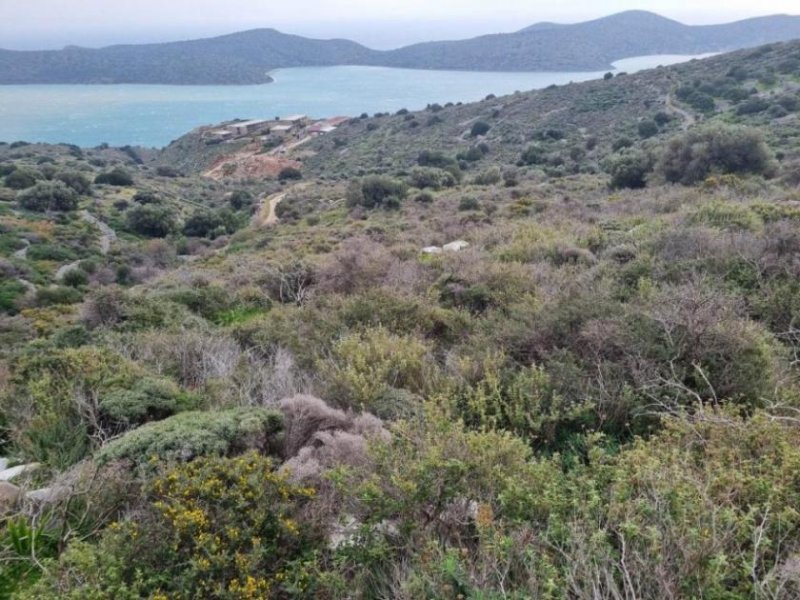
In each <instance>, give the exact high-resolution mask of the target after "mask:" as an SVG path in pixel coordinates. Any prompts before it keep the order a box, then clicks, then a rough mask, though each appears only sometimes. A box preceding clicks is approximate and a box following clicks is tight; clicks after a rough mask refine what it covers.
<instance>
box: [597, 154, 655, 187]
mask: <svg viewBox="0 0 800 600" xmlns="http://www.w3.org/2000/svg"><path fill="white" fill-rule="evenodd" d="M605 169H606V171H607V172H608V174H609V175H611V187H612V188H614V189H620V188H631V189H640V188H643V187H646V186H647V177H648V175H649V174H650V173H651V172H652V171H653V160H652V159H651V158H650V156H648V155H647V154H645V153H644V152H638V151H635V150H629V151H626V152H621V153H619V154H616V155H614V156H612V157H611V158H609V159H608V161H607V162H606V164H605Z"/></svg>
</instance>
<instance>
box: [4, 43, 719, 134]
mask: <svg viewBox="0 0 800 600" xmlns="http://www.w3.org/2000/svg"><path fill="white" fill-rule="evenodd" d="M705 56H707V55H703V56H683V55H658V56H640V57H635V58H627V59H624V60H620V61H618V62H616V63H614V65H613V66H614V69H613V71H614V72H627V73H633V72H636V71H639V70H643V69H649V68H654V67H657V66H659V65H663V66H667V65H670V64H676V63H680V62H685V61H688V60H691V59H693V58H704V57H705ZM606 72H607V71H597V72H578V73H569V72H529V73H493V72H472V71H425V70H410V69H392V68H383V67H360V66H343V67H319V68H317V67H304V68H296V69H281V70H277V71H275V72H273V73H271V74H270V75H271V76H272V77H273V78H274V82H273V83H269V84H265V85H248V86H218V85H212V86H174V85H128V84H120V85H5V86H3V85H0V141H3V142H15V141H26V142H47V143H67V144H75V145H78V146H81V147H94V146H98V145H100V144H104V143H106V144H110V145H112V146H124V145H131V146H143V147H153V148H159V147H163V146H165V145H167V144H169V143H170V142H171V141H172V140H174V139H176V138H178V137H180V136H181V135H183V134H185V133H187V132H189V131H191V130H192V129H194V128H196V127H198V126H201V125H211V124H216V123H220V122H222V121H227V120H230V119H237V118H241V119H262V118H263V119H272V118H275V117H282V116H286V115H289V114H305V115H308V116H310V117H314V118H326V117H333V116H358V115H361V114H362V113H368V114H370V115H371V114H374V113H376V112H394V111H397V110H400V109H402V108H406V109H408V110H418V109H422V108H425V106H426V105H428V104H429V103H439V104H445V103H447V102H472V101H476V100H480V99H482V98H485V97H486V96H487V95H488V94H495V95H497V96H501V95H504V94H510V93H513V92H515V91H527V90H533V89H541V88H545V87H547V86H549V85H552V84H556V85H563V84H566V83H569V82H579V81H588V80H591V79H597V78H600V77H602V76H603V75H604V74H605V73H606Z"/></svg>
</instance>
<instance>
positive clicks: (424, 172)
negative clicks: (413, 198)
mask: <svg viewBox="0 0 800 600" xmlns="http://www.w3.org/2000/svg"><path fill="white" fill-rule="evenodd" d="M409 181H410V182H411V185H412V186H414V187H417V188H420V189H425V188H431V189H434V190H440V189H442V188H448V187H453V186H454V185H455V184H456V179H455V177H453V175H452V174H451V173H450V172H449V171H445V170H444V169H439V168H437V167H414V168H413V169H411V174H410V175H409Z"/></svg>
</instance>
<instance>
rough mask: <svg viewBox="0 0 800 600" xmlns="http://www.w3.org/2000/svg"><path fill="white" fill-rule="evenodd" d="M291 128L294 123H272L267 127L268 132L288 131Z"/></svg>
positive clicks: (280, 132)
mask: <svg viewBox="0 0 800 600" xmlns="http://www.w3.org/2000/svg"><path fill="white" fill-rule="evenodd" d="M292 129H294V125H273V126H272V127H270V128H269V132H270V133H277V134H282V133H289V132H290V131H291V130H292Z"/></svg>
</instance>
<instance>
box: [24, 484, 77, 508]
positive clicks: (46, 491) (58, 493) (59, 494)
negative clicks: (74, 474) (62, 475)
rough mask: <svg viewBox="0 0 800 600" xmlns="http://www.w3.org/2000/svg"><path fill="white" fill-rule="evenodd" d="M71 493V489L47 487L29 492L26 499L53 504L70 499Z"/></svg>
mask: <svg viewBox="0 0 800 600" xmlns="http://www.w3.org/2000/svg"><path fill="white" fill-rule="evenodd" d="M69 493H70V489H69V488H68V487H66V486H58V487H46V488H42V489H39V490H33V491H30V492H28V493H27V494H25V499H26V500H32V501H33V502H40V503H42V504H52V503H54V502H58V501H59V500H62V499H64V498H66V497H68V496H69Z"/></svg>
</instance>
